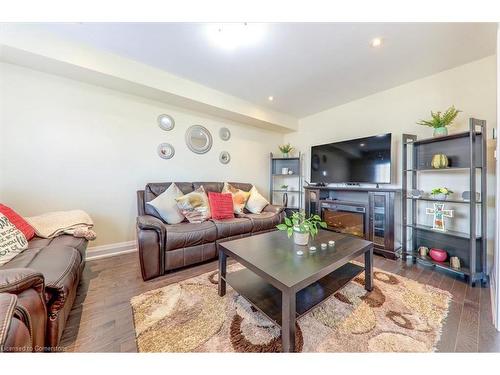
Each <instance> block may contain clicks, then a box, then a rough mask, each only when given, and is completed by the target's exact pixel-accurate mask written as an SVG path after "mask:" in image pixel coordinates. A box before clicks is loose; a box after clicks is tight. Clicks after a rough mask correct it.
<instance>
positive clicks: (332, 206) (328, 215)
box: [321, 201, 367, 238]
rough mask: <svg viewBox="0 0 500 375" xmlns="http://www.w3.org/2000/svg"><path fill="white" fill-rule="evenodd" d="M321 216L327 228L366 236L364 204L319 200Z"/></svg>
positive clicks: (362, 236)
mask: <svg viewBox="0 0 500 375" xmlns="http://www.w3.org/2000/svg"><path fill="white" fill-rule="evenodd" d="M321 218H322V219H323V221H324V222H326V225H327V227H328V229H330V230H334V231H336V232H340V233H345V234H350V235H353V236H357V237H361V238H366V237H367V236H366V235H367V218H366V206H365V205H363V204H362V203H354V202H338V203H337V202H333V201H332V202H321Z"/></svg>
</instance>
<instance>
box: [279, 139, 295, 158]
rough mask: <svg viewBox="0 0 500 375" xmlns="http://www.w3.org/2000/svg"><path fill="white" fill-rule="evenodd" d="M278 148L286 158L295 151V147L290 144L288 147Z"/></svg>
mask: <svg viewBox="0 0 500 375" xmlns="http://www.w3.org/2000/svg"><path fill="white" fill-rule="evenodd" d="M278 148H279V149H280V151H281V153H282V154H283V157H284V158H288V157H289V156H290V154H291V153H292V151H293V147H292V146H291V145H290V143H287V144H286V145H281V146H278Z"/></svg>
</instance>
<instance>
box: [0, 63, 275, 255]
mask: <svg viewBox="0 0 500 375" xmlns="http://www.w3.org/2000/svg"><path fill="white" fill-rule="evenodd" d="M0 103H1V104H0V105H1V107H0V170H1V172H0V194H1V195H0V199H1V201H2V203H5V204H8V205H10V206H12V207H13V208H14V209H16V210H17V211H19V212H20V213H21V214H22V215H25V216H30V215H36V214H40V213H43V212H46V211H53V210H68V209H74V208H81V209H84V210H86V211H88V212H89V213H90V215H91V216H92V218H93V219H94V221H95V224H96V228H95V229H96V231H97V233H98V240H97V241H95V242H94V243H93V244H92V246H96V245H103V244H109V243H114V242H123V241H130V240H133V239H134V238H135V219H136V214H137V211H136V198H135V192H136V190H137V189H141V188H143V187H144V185H145V184H146V183H148V182H161V181H225V180H231V181H241V182H251V183H254V184H255V185H256V186H257V187H258V188H259V189H260V190H261V192H262V193H263V194H264V195H265V196H267V195H268V180H269V152H270V151H274V150H276V148H277V145H278V144H280V143H281V142H282V141H283V136H282V135H281V134H279V133H275V132H272V131H266V130H263V129H258V128H254V127H250V126H246V125H241V124H237V123H231V122H228V121H225V120H222V119H218V118H213V117H208V116H204V115H202V114H199V113H190V112H188V111H186V110H184V109H182V110H181V109H178V108H173V107H168V106H167V105H164V104H162V103H158V102H154V101H151V100H147V99H143V98H140V97H136V96H131V95H126V94H122V93H120V92H117V91H113V90H109V89H105V88H101V87H98V86H93V85H89V84H84V83H80V82H76V81H72V80H70V79H66V78H62V77H58V76H53V75H50V74H45V73H41V72H38V71H34V70H30V69H27V68H23V67H20V66H17V65H11V64H5V63H0ZM161 113H168V114H170V115H172V116H173V117H174V119H175V121H176V127H175V129H174V130H173V131H170V132H165V131H163V130H161V129H160V128H159V127H158V126H157V124H156V118H157V116H158V115H159V114H161ZM194 124H201V125H204V126H205V127H207V128H208V129H209V130H210V131H211V133H212V136H213V141H214V145H213V147H212V149H211V150H210V151H209V152H208V153H207V154H204V155H196V154H194V153H192V152H191V151H189V150H188V149H187V147H186V146H185V142H184V133H185V130H186V129H187V128H188V127H189V126H190V125H194ZM222 126H227V127H228V128H229V129H230V130H231V133H232V137H231V139H230V140H229V141H228V142H223V141H221V140H220V139H219V137H218V130H219V128H220V127H222ZM161 142H170V143H172V144H173V145H174V147H175V149H176V154H175V156H174V158H173V159H171V160H163V159H160V158H159V157H158V156H157V154H156V148H157V145H158V144H159V143H161ZM223 150H227V151H229V153H230V154H231V162H230V163H229V164H228V165H222V164H220V163H219V161H218V157H219V153H220V152H221V151H223Z"/></svg>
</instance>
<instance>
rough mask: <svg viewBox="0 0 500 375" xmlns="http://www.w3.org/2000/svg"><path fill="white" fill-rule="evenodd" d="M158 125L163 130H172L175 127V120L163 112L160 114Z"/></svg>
mask: <svg viewBox="0 0 500 375" xmlns="http://www.w3.org/2000/svg"><path fill="white" fill-rule="evenodd" d="M157 121H158V126H159V127H160V128H161V129H163V130H167V131H168V130H172V129H173V128H174V127H175V121H174V119H173V117H172V116H170V115H166V114H161V115H159V116H158V120H157Z"/></svg>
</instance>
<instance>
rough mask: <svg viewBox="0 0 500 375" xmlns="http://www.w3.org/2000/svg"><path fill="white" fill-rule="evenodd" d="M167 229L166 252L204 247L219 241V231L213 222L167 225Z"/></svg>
mask: <svg viewBox="0 0 500 375" xmlns="http://www.w3.org/2000/svg"><path fill="white" fill-rule="evenodd" d="M165 229H166V236H165V237H166V238H165V250H166V251H169V250H175V249H182V248H185V247H190V246H195V245H202V244H206V243H209V242H214V241H215V240H216V239H217V229H216V227H215V224H214V223H212V222H211V221H204V222H203V223H196V224H194V223H187V222H183V223H179V224H173V225H165Z"/></svg>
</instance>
